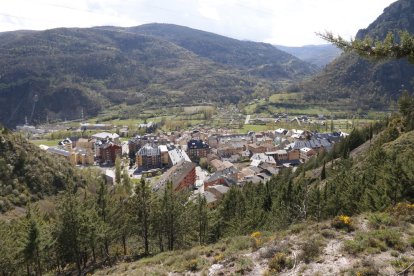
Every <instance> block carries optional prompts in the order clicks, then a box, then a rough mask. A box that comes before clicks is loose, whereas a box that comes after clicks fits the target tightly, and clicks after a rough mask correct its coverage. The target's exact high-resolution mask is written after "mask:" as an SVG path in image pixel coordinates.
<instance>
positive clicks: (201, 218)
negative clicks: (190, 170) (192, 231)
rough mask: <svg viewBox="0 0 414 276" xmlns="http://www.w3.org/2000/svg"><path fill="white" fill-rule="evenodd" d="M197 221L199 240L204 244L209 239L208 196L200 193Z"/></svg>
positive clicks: (197, 205)
mask: <svg viewBox="0 0 414 276" xmlns="http://www.w3.org/2000/svg"><path fill="white" fill-rule="evenodd" d="M196 207H197V222H198V241H199V243H200V244H204V243H206V241H207V231H208V212H207V201H206V198H205V197H204V196H202V195H200V194H198V196H197V204H196Z"/></svg>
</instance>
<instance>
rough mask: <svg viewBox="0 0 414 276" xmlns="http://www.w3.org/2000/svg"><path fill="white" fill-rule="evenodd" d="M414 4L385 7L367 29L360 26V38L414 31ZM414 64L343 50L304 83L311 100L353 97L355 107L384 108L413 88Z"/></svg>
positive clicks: (402, 0)
mask: <svg viewBox="0 0 414 276" xmlns="http://www.w3.org/2000/svg"><path fill="white" fill-rule="evenodd" d="M413 11H414V4H413V2H412V1H408V0H400V1H397V2H395V3H393V4H391V5H390V6H389V7H388V8H386V9H385V10H384V13H383V14H382V15H381V16H379V17H378V18H377V19H376V20H375V21H374V22H373V23H372V24H371V25H369V27H368V28H367V29H363V30H360V31H359V32H358V34H357V38H363V37H365V36H370V37H372V38H374V39H383V38H384V37H385V35H386V34H387V33H388V32H389V31H392V32H397V31H398V30H407V31H409V32H411V33H414V12H413ZM413 78H414V66H412V65H411V64H409V63H408V62H407V61H406V60H398V61H395V60H394V61H380V62H375V61H371V60H367V59H363V58H360V57H357V56H355V55H353V54H348V53H347V54H342V55H341V56H340V57H339V58H338V59H336V60H334V61H333V62H332V63H330V64H329V65H328V66H327V67H326V68H325V69H324V70H323V71H322V72H321V73H320V74H319V75H318V76H316V77H315V78H313V79H312V80H310V81H307V82H305V83H304V84H303V86H302V88H301V90H303V91H305V92H307V97H306V99H307V100H308V101H311V102H318V103H325V104H328V105H331V104H332V103H333V104H335V103H338V101H340V100H341V99H350V106H352V107H355V108H358V107H360V108H366V107H374V108H384V107H388V105H389V101H390V99H391V100H395V99H397V98H398V97H399V95H401V92H402V90H404V89H408V90H413V88H414V87H413V82H412V80H413Z"/></svg>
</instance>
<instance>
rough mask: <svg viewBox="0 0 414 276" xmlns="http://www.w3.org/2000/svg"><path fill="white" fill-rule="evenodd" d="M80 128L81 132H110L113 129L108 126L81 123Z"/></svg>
mask: <svg viewBox="0 0 414 276" xmlns="http://www.w3.org/2000/svg"><path fill="white" fill-rule="evenodd" d="M80 128H81V130H82V131H84V130H97V129H99V130H110V129H112V128H113V126H112V125H109V124H90V123H81V124H80Z"/></svg>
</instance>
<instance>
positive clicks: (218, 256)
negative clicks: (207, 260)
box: [214, 254, 224, 264]
mask: <svg viewBox="0 0 414 276" xmlns="http://www.w3.org/2000/svg"><path fill="white" fill-rule="evenodd" d="M222 260H224V256H223V254H217V255H215V256H214V263H215V264H216V263H219V262H221V261H222Z"/></svg>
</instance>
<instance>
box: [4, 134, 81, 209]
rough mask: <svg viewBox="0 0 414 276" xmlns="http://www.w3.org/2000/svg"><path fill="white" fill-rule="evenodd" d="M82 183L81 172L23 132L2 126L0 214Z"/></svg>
mask: <svg viewBox="0 0 414 276" xmlns="http://www.w3.org/2000/svg"><path fill="white" fill-rule="evenodd" d="M69 182H70V183H76V184H78V185H82V183H83V180H82V177H81V173H80V172H79V171H77V170H75V168H74V167H73V166H72V165H71V164H70V163H69V161H67V160H65V159H63V158H57V157H56V156H52V155H50V154H48V153H46V152H44V151H43V150H41V149H39V148H38V147H37V146H35V145H33V144H31V143H29V142H28V141H27V140H26V139H25V138H23V137H21V136H20V135H16V134H12V133H11V132H9V131H8V130H7V129H3V128H0V213H3V212H5V211H8V210H10V209H13V208H14V207H15V206H23V207H24V206H26V204H27V203H29V202H35V201H38V200H40V199H43V198H46V197H48V196H51V195H56V194H57V193H58V192H59V191H62V190H64V189H65V188H66V185H67V183H69Z"/></svg>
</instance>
